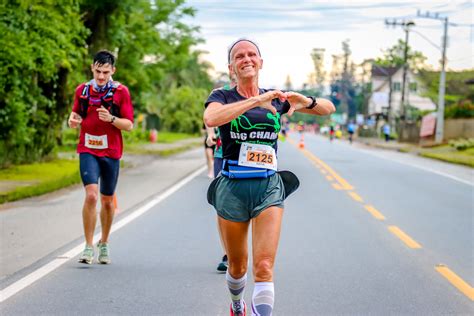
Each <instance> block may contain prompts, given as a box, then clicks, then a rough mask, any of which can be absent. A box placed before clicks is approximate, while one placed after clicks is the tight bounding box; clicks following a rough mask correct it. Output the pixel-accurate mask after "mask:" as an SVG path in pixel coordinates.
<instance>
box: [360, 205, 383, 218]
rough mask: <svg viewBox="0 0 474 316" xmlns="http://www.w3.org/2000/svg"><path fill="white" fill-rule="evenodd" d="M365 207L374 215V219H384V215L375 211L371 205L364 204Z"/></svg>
mask: <svg viewBox="0 0 474 316" xmlns="http://www.w3.org/2000/svg"><path fill="white" fill-rule="evenodd" d="M364 207H365V209H366V210H367V211H368V212H369V213H370V214H372V216H373V217H375V218H376V219H378V220H381V221H384V220H385V216H383V215H382V213H380V212H379V211H377V210H376V209H375V207H373V206H372V205H364Z"/></svg>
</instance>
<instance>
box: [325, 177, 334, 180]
mask: <svg viewBox="0 0 474 316" xmlns="http://www.w3.org/2000/svg"><path fill="white" fill-rule="evenodd" d="M326 179H328V180H329V181H332V180H334V178H333V177H331V176H326Z"/></svg>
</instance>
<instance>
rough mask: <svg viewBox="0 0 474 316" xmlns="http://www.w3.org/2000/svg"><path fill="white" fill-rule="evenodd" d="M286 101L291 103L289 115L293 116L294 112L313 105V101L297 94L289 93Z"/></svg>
mask: <svg viewBox="0 0 474 316" xmlns="http://www.w3.org/2000/svg"><path fill="white" fill-rule="evenodd" d="M286 100H287V101H288V103H290V109H289V110H288V115H289V116H292V115H293V112H295V111H297V110H301V109H304V108H306V107H307V106H308V105H310V104H311V102H312V100H311V99H310V98H308V97H306V96H304V95H302V94H301V93H297V92H292V91H290V92H287V93H286Z"/></svg>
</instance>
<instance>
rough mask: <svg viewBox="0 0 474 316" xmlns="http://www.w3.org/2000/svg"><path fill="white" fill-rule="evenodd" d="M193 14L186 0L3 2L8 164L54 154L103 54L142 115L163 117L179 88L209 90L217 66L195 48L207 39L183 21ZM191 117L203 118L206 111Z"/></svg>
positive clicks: (0, 64) (1, 106)
mask: <svg viewBox="0 0 474 316" xmlns="http://www.w3.org/2000/svg"><path fill="white" fill-rule="evenodd" d="M193 14H194V9H192V8H190V7H187V6H185V5H184V0H176V1H171V0H154V1H149V0H122V1H113V0H103V1H94V0H64V1H63V2H62V4H61V5H60V6H59V5H57V4H56V3H55V1H52V0H45V1H41V4H31V2H30V1H7V2H2V3H1V4H0V32H1V34H2V37H1V38H0V124H1V129H0V165H4V164H6V163H12V162H13V163H18V162H27V161H34V160H38V159H41V158H42V157H44V156H46V155H48V154H49V153H51V152H52V151H53V149H54V147H55V145H56V142H57V139H59V138H60V135H61V130H62V126H63V124H64V121H65V119H66V116H67V114H68V112H69V111H70V110H71V103H72V97H73V92H74V88H75V87H76V86H77V85H78V84H79V83H81V82H84V81H85V80H86V79H89V78H90V76H91V75H90V69H89V64H90V61H91V58H92V56H93V54H95V53H96V52H97V51H98V50H99V49H108V50H110V51H112V52H113V53H115V54H116V55H117V57H118V59H117V68H118V72H117V73H116V76H114V80H118V81H121V82H123V83H124V84H126V85H127V86H128V87H129V88H130V92H131V95H132V101H133V103H134V106H135V109H136V112H139V111H141V110H142V109H149V110H150V111H151V112H156V113H158V112H159V108H158V107H159V106H163V104H162V102H163V100H170V98H169V97H168V95H169V94H170V93H171V92H170V91H173V93H174V94H176V93H177V92H176V91H175V90H173V89H179V88H182V87H183V88H184V87H189V88H191V89H196V90H199V89H207V91H209V90H210V88H211V87H212V84H211V81H210V79H209V76H208V74H207V69H208V68H209V65H208V64H205V63H201V62H200V61H199V56H200V54H201V52H199V51H193V50H192V48H193V46H195V45H196V44H197V43H199V42H200V41H201V39H199V38H198V37H197V36H196V34H195V33H196V32H197V31H198V29H197V28H195V27H190V26H187V25H186V24H184V23H182V22H181V20H182V19H183V18H184V17H185V16H191V15H193ZM173 104H174V103H173ZM170 113H171V115H173V112H172V111H170ZM189 114H190V115H191V116H192V117H193V120H201V116H202V105H201V111H200V113H197V112H196V111H194V110H190V112H189ZM191 126H193V127H192V128H193V129H194V126H195V124H192V125H191Z"/></svg>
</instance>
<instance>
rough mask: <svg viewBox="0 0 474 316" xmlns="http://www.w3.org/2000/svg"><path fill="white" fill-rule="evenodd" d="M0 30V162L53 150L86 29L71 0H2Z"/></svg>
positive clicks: (23, 159)
mask: <svg viewBox="0 0 474 316" xmlns="http://www.w3.org/2000/svg"><path fill="white" fill-rule="evenodd" d="M0 32H1V34H2V36H1V38H0V126H1V128H0V153H1V154H0V165H6V164H8V163H20V162H27V161H34V160H37V159H39V158H41V157H43V156H45V155H48V154H49V153H50V152H51V151H52V150H53V149H54V146H55V144H56V140H57V138H58V137H59V134H60V129H61V128H60V127H61V124H62V122H63V119H64V116H65V114H66V112H67V109H68V108H69V94H68V91H69V89H70V88H71V87H70V86H69V85H68V83H69V79H70V77H71V75H72V76H74V73H73V72H74V70H75V69H77V67H78V65H80V64H81V63H82V60H83V56H84V55H85V49H84V45H82V43H83V40H84V38H85V37H86V36H87V34H88V32H87V30H86V29H85V28H84V27H83V25H82V23H81V22H80V11H79V2H78V1H76V0H69V1H64V5H61V6H58V5H56V4H55V3H54V1H43V3H42V4H41V5H39V4H32V3H30V2H27V1H7V2H2V3H1V4H0Z"/></svg>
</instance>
